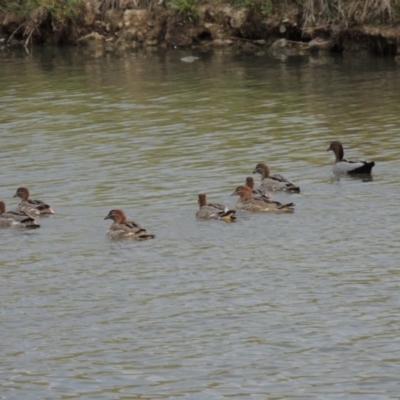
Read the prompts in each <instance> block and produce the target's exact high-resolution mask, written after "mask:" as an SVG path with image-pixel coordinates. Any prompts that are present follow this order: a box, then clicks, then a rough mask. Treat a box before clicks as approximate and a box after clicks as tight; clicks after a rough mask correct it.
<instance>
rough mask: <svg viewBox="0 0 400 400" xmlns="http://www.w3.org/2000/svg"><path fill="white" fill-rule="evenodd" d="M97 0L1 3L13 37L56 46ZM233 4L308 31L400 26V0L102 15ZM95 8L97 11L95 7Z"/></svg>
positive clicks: (135, 0) (291, 1)
mask: <svg viewBox="0 0 400 400" xmlns="http://www.w3.org/2000/svg"><path fill="white" fill-rule="evenodd" d="M88 2H89V3H90V2H92V3H93V4H95V0H0V12H2V13H7V12H11V13H16V14H18V15H19V16H20V17H21V18H20V25H19V26H18V27H17V28H15V27H14V28H13V29H15V31H14V32H13V33H12V35H11V36H14V35H17V36H18V37H20V38H21V37H22V38H24V40H25V44H28V43H30V42H31V41H36V42H41V41H43V42H44V41H47V42H48V38H51V41H52V42H53V43H63V42H73V41H74V39H76V37H77V36H78V33H79V29H80V28H81V27H82V25H83V24H82V20H83V18H84V16H85V12H86V9H87V7H86V3H88ZM226 3H228V4H230V5H231V6H233V7H245V8H247V9H249V10H251V11H252V13H251V15H252V18H257V20H258V21H260V20H262V19H263V18H270V17H278V18H282V17H283V16H286V15H291V16H292V18H296V19H298V22H299V23H300V24H301V28H302V29H303V30H310V31H312V30H314V29H316V28H319V27H325V28H327V27H329V26H330V25H332V24H333V25H340V26H341V27H348V26H356V25H362V24H372V25H375V26H377V25H380V26H382V25H390V24H392V25H393V24H396V23H400V0H101V1H97V5H99V10H100V12H101V14H102V15H103V16H104V14H105V13H106V12H107V11H108V10H110V9H113V10H116V11H119V12H121V13H122V12H123V11H124V10H125V9H126V8H136V9H138V8H139V9H140V8H142V9H149V10H155V9H156V8H157V7H158V9H159V10H162V9H163V8H165V9H166V10H175V11H176V12H178V13H179V14H180V15H182V16H184V17H187V18H188V19H189V20H191V21H196V20H197V19H198V16H199V6H200V5H204V4H209V5H210V6H212V5H222V4H226ZM93 7H94V6H93Z"/></svg>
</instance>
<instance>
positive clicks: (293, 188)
mask: <svg viewBox="0 0 400 400" xmlns="http://www.w3.org/2000/svg"><path fill="white" fill-rule="evenodd" d="M287 191H288V192H291V193H300V188H299V187H298V186H295V185H290V186H289V187H288V189H287Z"/></svg>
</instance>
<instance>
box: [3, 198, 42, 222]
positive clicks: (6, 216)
mask: <svg viewBox="0 0 400 400" xmlns="http://www.w3.org/2000/svg"><path fill="white" fill-rule="evenodd" d="M0 226H2V227H9V226H16V227H17V228H25V229H37V228H40V225H38V224H37V223H36V221H35V219H34V218H32V217H31V216H30V215H28V214H27V213H25V212H23V211H6V203H4V201H0Z"/></svg>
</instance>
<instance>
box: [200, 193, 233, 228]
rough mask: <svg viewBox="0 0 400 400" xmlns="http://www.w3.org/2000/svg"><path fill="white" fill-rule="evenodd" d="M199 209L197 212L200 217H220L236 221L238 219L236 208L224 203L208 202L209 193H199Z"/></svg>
mask: <svg viewBox="0 0 400 400" xmlns="http://www.w3.org/2000/svg"><path fill="white" fill-rule="evenodd" d="M198 203H199V207H200V208H199V209H198V210H197V212H196V218H198V219H219V220H222V221H225V222H234V221H235V220H236V216H235V214H236V210H230V209H229V208H228V207H225V206H224V205H223V204H219V203H209V204H207V195H206V194H204V193H201V194H199V199H198Z"/></svg>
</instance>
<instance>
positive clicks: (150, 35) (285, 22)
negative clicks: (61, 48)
mask: <svg viewBox="0 0 400 400" xmlns="http://www.w3.org/2000/svg"><path fill="white" fill-rule="evenodd" d="M293 4H294V5H293V6H292V7H286V8H285V9H284V10H282V12H281V13H274V14H273V15H269V16H265V15H264V14H263V13H262V12H260V10H257V9H256V8H248V7H234V6H231V5H227V4H218V5H213V4H204V5H200V6H199V7H198V8H197V9H196V12H195V14H194V15H188V14H181V13H179V12H178V10H175V9H172V8H166V7H165V5H164V2H163V1H162V0H161V1H160V2H159V3H158V4H155V5H153V6H151V7H149V6H146V8H140V1H132V2H129V1H126V2H125V6H124V7H118V8H115V7H112V6H110V7H108V8H104V1H102V2H100V1H97V0H90V1H87V2H86V3H83V5H82V8H81V9H80V10H79V15H78V17H76V18H74V19H71V18H65V19H64V20H61V21H55V20H54V18H53V17H52V14H51V12H50V11H49V10H48V9H46V8H45V7H40V8H39V9H38V10H36V11H35V13H33V14H31V15H29V16H26V15H24V14H19V13H15V12H8V13H3V14H2V15H0V23H1V25H0V41H1V43H0V45H1V46H3V48H5V47H6V46H13V45H25V46H29V45H30V44H32V43H35V44H75V45H93V44H95V45H96V46H102V45H104V46H110V47H113V46H115V47H120V48H137V47H140V46H161V47H203V48H208V47H221V46H222V47H224V46H225V47H229V46H238V47H241V48H244V49H246V50H250V51H251V50H256V49H259V48H260V47H271V48H272V50H273V51H278V52H282V53H284V54H287V55H290V54H302V53H305V52H309V51H334V52H360V51H363V52H371V53H375V54H383V55H393V56H395V55H396V54H400V27H398V26H395V25H394V24H391V25H390V26H389V25H381V24H378V23H376V24H362V25H361V24H360V25H355V24H353V25H352V26H347V25H343V24H335V23H333V22H329V21H324V20H320V21H317V20H315V21H313V22H312V23H310V22H309V21H307V23H306V22H305V19H304V10H301V9H299V7H296V6H295V3H293Z"/></svg>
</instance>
